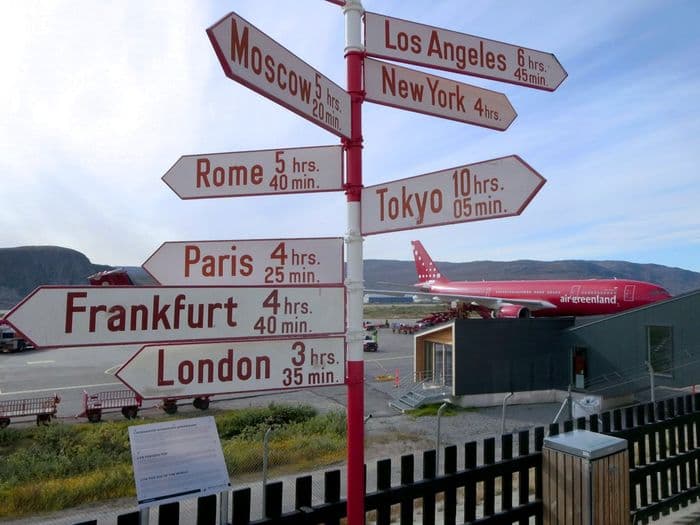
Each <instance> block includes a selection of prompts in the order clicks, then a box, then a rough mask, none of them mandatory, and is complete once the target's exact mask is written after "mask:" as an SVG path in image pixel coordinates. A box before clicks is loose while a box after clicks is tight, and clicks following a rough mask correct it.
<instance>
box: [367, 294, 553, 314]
mask: <svg viewBox="0 0 700 525" xmlns="http://www.w3.org/2000/svg"><path fill="white" fill-rule="evenodd" d="M365 293H372V294H381V295H394V296H407V295H408V296H414V295H420V296H422V297H429V298H432V297H437V298H438V299H442V300H443V301H457V300H459V301H464V302H465V303H472V304H477V305H480V306H483V307H485V308H488V309H490V310H498V309H499V308H501V307H503V306H508V305H514V304H517V305H520V306H526V307H527V308H529V309H530V310H532V311H535V310H545V309H547V308H556V305H554V304H552V303H550V302H549V301H540V300H536V299H510V298H508V297H485V296H480V295H464V294H459V293H444V292H443V293H440V292H438V293H436V292H416V291H397V290H365Z"/></svg>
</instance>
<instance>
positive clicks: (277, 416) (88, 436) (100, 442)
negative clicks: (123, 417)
mask: <svg viewBox="0 0 700 525" xmlns="http://www.w3.org/2000/svg"><path fill="white" fill-rule="evenodd" d="M166 419H172V417H170V418H160V419H156V420H149V421H137V422H134V421H115V422H104V423H100V424H99V425H94V424H90V423H81V424H74V425H66V424H60V423H59V424H52V425H49V426H44V427H31V428H22V429H14V428H6V429H4V430H2V431H0V501H2V502H3V504H2V505H0V518H7V517H17V516H21V515H27V514H36V513H40V512H48V511H55V510H60V509H65V508H70V507H73V506H75V505H79V504H83V503H89V502H95V501H99V500H105V499H111V498H119V497H126V496H134V495H135V493H136V491H135V487H134V477H133V470H132V467H131V451H130V448H129V434H128V430H127V429H128V427H129V426H130V425H134V424H136V425H138V424H143V423H152V422H156V421H159V420H161V421H162V420H166ZM215 419H216V424H217V428H218V430H219V437H220V438H221V445H222V449H223V452H224V458H225V460H226V465H227V467H228V471H229V474H231V475H233V474H234V473H235V475H240V474H242V473H246V472H256V471H260V470H261V469H262V441H263V435H264V433H265V431H266V430H267V429H268V428H270V427H272V428H273V429H274V432H273V435H272V438H271V439H270V448H269V451H270V456H269V464H270V465H271V466H273V467H275V468H284V467H285V466H288V465H294V466H295V468H304V467H306V466H317V465H328V464H331V463H334V462H337V461H340V460H342V459H343V458H344V457H345V447H346V441H345V414H344V413H329V414H324V415H319V414H317V413H316V411H315V410H314V409H313V408H311V407H308V406H283V405H274V404H271V405H269V406H268V407H265V408H250V409H243V410H233V411H228V412H226V413H222V414H220V415H216V416H215Z"/></svg>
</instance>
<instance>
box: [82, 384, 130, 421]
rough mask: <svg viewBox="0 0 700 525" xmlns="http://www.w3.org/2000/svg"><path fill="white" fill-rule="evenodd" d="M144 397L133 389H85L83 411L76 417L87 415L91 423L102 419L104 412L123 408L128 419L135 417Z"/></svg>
mask: <svg viewBox="0 0 700 525" xmlns="http://www.w3.org/2000/svg"><path fill="white" fill-rule="evenodd" d="M142 401H143V399H142V398H141V396H139V395H138V394H136V393H135V392H133V391H131V390H108V391H106V392H97V393H96V394H90V393H89V392H88V391H87V390H83V412H82V413H80V414H78V415H77V416H75V417H87V419H88V421H90V423H97V422H99V421H100V420H101V419H102V412H104V411H106V410H117V409H121V413H122V415H123V416H124V417H125V418H126V419H134V418H136V416H137V415H138V412H139V408H141V403H142Z"/></svg>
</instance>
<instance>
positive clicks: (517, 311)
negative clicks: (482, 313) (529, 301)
mask: <svg viewBox="0 0 700 525" xmlns="http://www.w3.org/2000/svg"><path fill="white" fill-rule="evenodd" d="M496 317H497V318H499V319H527V318H528V317H532V313H531V312H530V309H529V308H527V307H526V306H520V305H517V304H512V305H508V306H502V307H501V308H500V309H499V310H498V314H497V315H496Z"/></svg>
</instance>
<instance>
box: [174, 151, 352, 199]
mask: <svg viewBox="0 0 700 525" xmlns="http://www.w3.org/2000/svg"><path fill="white" fill-rule="evenodd" d="M342 153H343V149H342V147H341V146H317V147H311V148H287V149H269V150H261V151H240V152H234V153H204V154H202V155H184V156H182V157H180V159H179V160H178V161H177V162H176V163H175V164H174V165H173V167H172V168H170V169H169V170H168V171H167V172H166V174H165V175H163V182H165V183H166V184H167V185H168V186H170V188H171V189H172V190H173V191H174V192H175V193H177V194H178V196H179V197H180V198H181V199H208V198H215V197H242V196H249V195H277V194H283V193H311V192H318V191H338V190H342V189H343V161H342Z"/></svg>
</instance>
